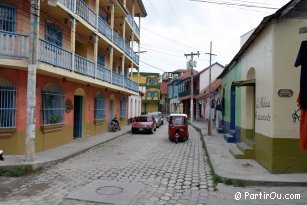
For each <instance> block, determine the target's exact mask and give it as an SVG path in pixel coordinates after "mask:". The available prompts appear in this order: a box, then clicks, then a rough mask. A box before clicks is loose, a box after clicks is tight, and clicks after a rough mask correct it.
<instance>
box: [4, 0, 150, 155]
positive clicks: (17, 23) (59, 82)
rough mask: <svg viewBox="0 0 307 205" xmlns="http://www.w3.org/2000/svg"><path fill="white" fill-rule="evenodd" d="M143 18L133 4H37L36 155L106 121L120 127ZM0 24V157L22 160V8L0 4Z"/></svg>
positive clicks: (26, 18)
mask: <svg viewBox="0 0 307 205" xmlns="http://www.w3.org/2000/svg"><path fill="white" fill-rule="evenodd" d="M146 15H147V14H146V10H145V8H144V5H143V3H142V1H141V0H135V1H134V0H111V1H109V0H47V1H46V0H45V1H43V0H41V1H40V15H39V40H38V63H37V74H36V134H35V151H36V152H39V151H43V150H47V149H50V148H53V147H56V146H59V145H62V144H67V143H70V142H72V141H73V140H74V139H77V138H85V137H91V136H94V135H97V134H100V133H103V132H107V131H108V127H109V123H110V119H112V118H113V117H114V116H117V117H118V118H119V119H120V120H119V121H120V124H121V125H126V124H127V122H128V119H127V118H128V116H127V114H128V110H127V109H128V106H127V105H128V102H127V101H128V96H129V95H138V94H139V85H138V83H136V82H133V81H132V80H131V79H130V78H129V72H131V71H132V70H133V69H136V70H139V56H138V55H137V53H138V52H139V49H140V28H139V25H140V19H141V17H145V16H146ZM0 16H1V17H2V18H1V21H0V149H2V150H4V152H5V153H6V154H23V153H24V152H25V136H26V115H27V113H26V108H27V102H26V101H27V100H26V99H27V78H28V65H29V62H28V61H29V60H28V59H29V56H30V51H29V48H30V42H29V39H30V38H29V35H30V1H18V0H11V1H1V0H0ZM136 17H138V18H136ZM135 19H136V20H138V24H137V23H136V22H135Z"/></svg>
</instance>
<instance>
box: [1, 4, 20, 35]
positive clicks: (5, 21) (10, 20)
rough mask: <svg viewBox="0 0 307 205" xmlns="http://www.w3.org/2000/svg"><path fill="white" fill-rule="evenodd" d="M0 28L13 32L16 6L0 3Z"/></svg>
mask: <svg viewBox="0 0 307 205" xmlns="http://www.w3.org/2000/svg"><path fill="white" fill-rule="evenodd" d="M0 30H1V31H9V32H15V30H16V8H15V7H13V6H9V5H5V4H0Z"/></svg>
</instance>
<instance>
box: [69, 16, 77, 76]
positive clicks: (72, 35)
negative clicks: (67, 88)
mask: <svg viewBox="0 0 307 205" xmlns="http://www.w3.org/2000/svg"><path fill="white" fill-rule="evenodd" d="M70 20H71V32H70V51H71V53H72V58H71V71H74V70H75V52H76V27H77V20H76V19H75V18H73V17H72V18H71V19H70Z"/></svg>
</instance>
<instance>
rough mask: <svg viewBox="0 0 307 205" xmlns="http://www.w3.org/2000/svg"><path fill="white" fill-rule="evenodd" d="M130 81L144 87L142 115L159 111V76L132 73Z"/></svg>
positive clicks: (155, 74) (157, 74)
mask: <svg viewBox="0 0 307 205" xmlns="http://www.w3.org/2000/svg"><path fill="white" fill-rule="evenodd" d="M132 80H133V81H135V82H138V80H139V82H140V86H142V87H145V90H146V93H145V94H144V95H143V97H142V111H141V113H142V114H146V113H148V112H158V111H160V94H161V93H160V84H159V80H160V74H159V73H147V72H140V73H139V74H138V73H135V72H134V73H132Z"/></svg>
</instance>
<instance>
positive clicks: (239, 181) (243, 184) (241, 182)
mask: <svg viewBox="0 0 307 205" xmlns="http://www.w3.org/2000/svg"><path fill="white" fill-rule="evenodd" d="M233 185H234V186H237V187H245V182H244V181H242V180H233Z"/></svg>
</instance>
